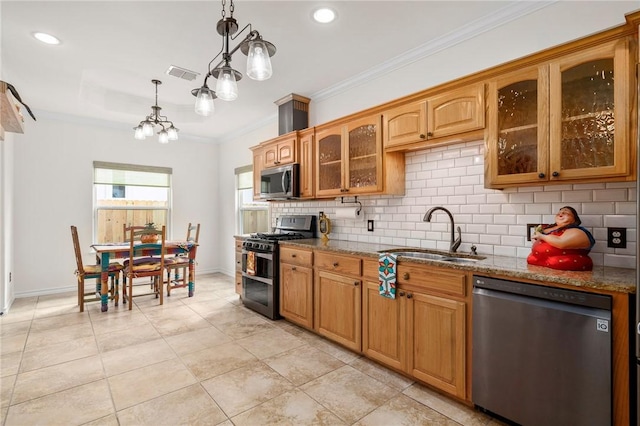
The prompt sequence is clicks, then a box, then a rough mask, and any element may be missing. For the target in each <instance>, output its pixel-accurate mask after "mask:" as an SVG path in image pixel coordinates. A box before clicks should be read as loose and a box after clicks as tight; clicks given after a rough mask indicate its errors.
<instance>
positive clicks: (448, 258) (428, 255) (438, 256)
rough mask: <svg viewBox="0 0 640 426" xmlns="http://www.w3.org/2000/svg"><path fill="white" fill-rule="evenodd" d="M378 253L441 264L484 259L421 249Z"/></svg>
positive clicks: (381, 251) (392, 250)
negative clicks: (434, 261) (436, 261)
mask: <svg viewBox="0 0 640 426" xmlns="http://www.w3.org/2000/svg"><path fill="white" fill-rule="evenodd" d="M378 253H393V254H395V255H396V256H402V257H413V258H416V259H428V260H438V261H441V262H450V263H474V262H477V261H479V260H482V259H486V258H485V257H483V256H472V255H456V254H454V253H449V252H439V253H438V252H434V251H429V250H421V249H406V248H402V249H391V250H380V251H379V252H378Z"/></svg>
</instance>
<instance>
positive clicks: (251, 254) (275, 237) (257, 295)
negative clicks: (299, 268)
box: [242, 215, 317, 320]
mask: <svg viewBox="0 0 640 426" xmlns="http://www.w3.org/2000/svg"><path fill="white" fill-rule="evenodd" d="M316 222H317V218H316V216H314V215H298V216H281V217H279V218H278V219H277V220H276V227H275V229H274V232H273V233H271V234H252V235H251V237H250V238H247V239H246V240H245V241H244V242H243V243H242V303H243V304H244V305H245V306H246V307H247V308H249V309H252V310H254V311H256V312H258V313H260V314H262V315H264V316H266V317H267V318H270V319H274V320H275V319H278V318H280V281H279V276H280V259H279V245H278V243H279V242H280V241H286V240H298V239H306V238H315V237H316V235H317V232H316V229H317V223H316Z"/></svg>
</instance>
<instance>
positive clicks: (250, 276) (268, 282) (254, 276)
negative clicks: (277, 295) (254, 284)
mask: <svg viewBox="0 0 640 426" xmlns="http://www.w3.org/2000/svg"><path fill="white" fill-rule="evenodd" d="M242 278H247V279H250V280H253V281H259V282H261V283H264V284H267V285H273V280H272V279H270V278H262V277H258V276H256V275H251V274H247V273H246V272H245V271H242Z"/></svg>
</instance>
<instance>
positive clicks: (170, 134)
mask: <svg viewBox="0 0 640 426" xmlns="http://www.w3.org/2000/svg"><path fill="white" fill-rule="evenodd" d="M151 82H152V83H153V84H155V85H156V104H155V105H153V106H152V107H151V109H152V110H153V112H152V113H151V115H148V116H147V118H145V119H144V120H142V121H141V122H140V124H138V126H137V127H134V128H133V130H135V133H134V135H133V137H134V138H136V139H138V140H144V139H145V138H146V137H147V136H153V131H154V126H155V125H158V126H160V127H162V130H160V131H159V132H158V142H160V143H169V141H175V140H178V129H177V128H176V127H175V126H174V125H173V122H171V121H169V120H168V119H167V117H165V116H164V115H160V110H161V109H162V108H160V107H159V106H158V86H159V85H160V84H162V82H161V81H160V80H151Z"/></svg>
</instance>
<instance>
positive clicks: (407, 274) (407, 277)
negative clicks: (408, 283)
mask: <svg viewBox="0 0 640 426" xmlns="http://www.w3.org/2000/svg"><path fill="white" fill-rule="evenodd" d="M402 278H404V279H405V280H408V279H409V273H408V272H405V273H404V274H403V275H402Z"/></svg>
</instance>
